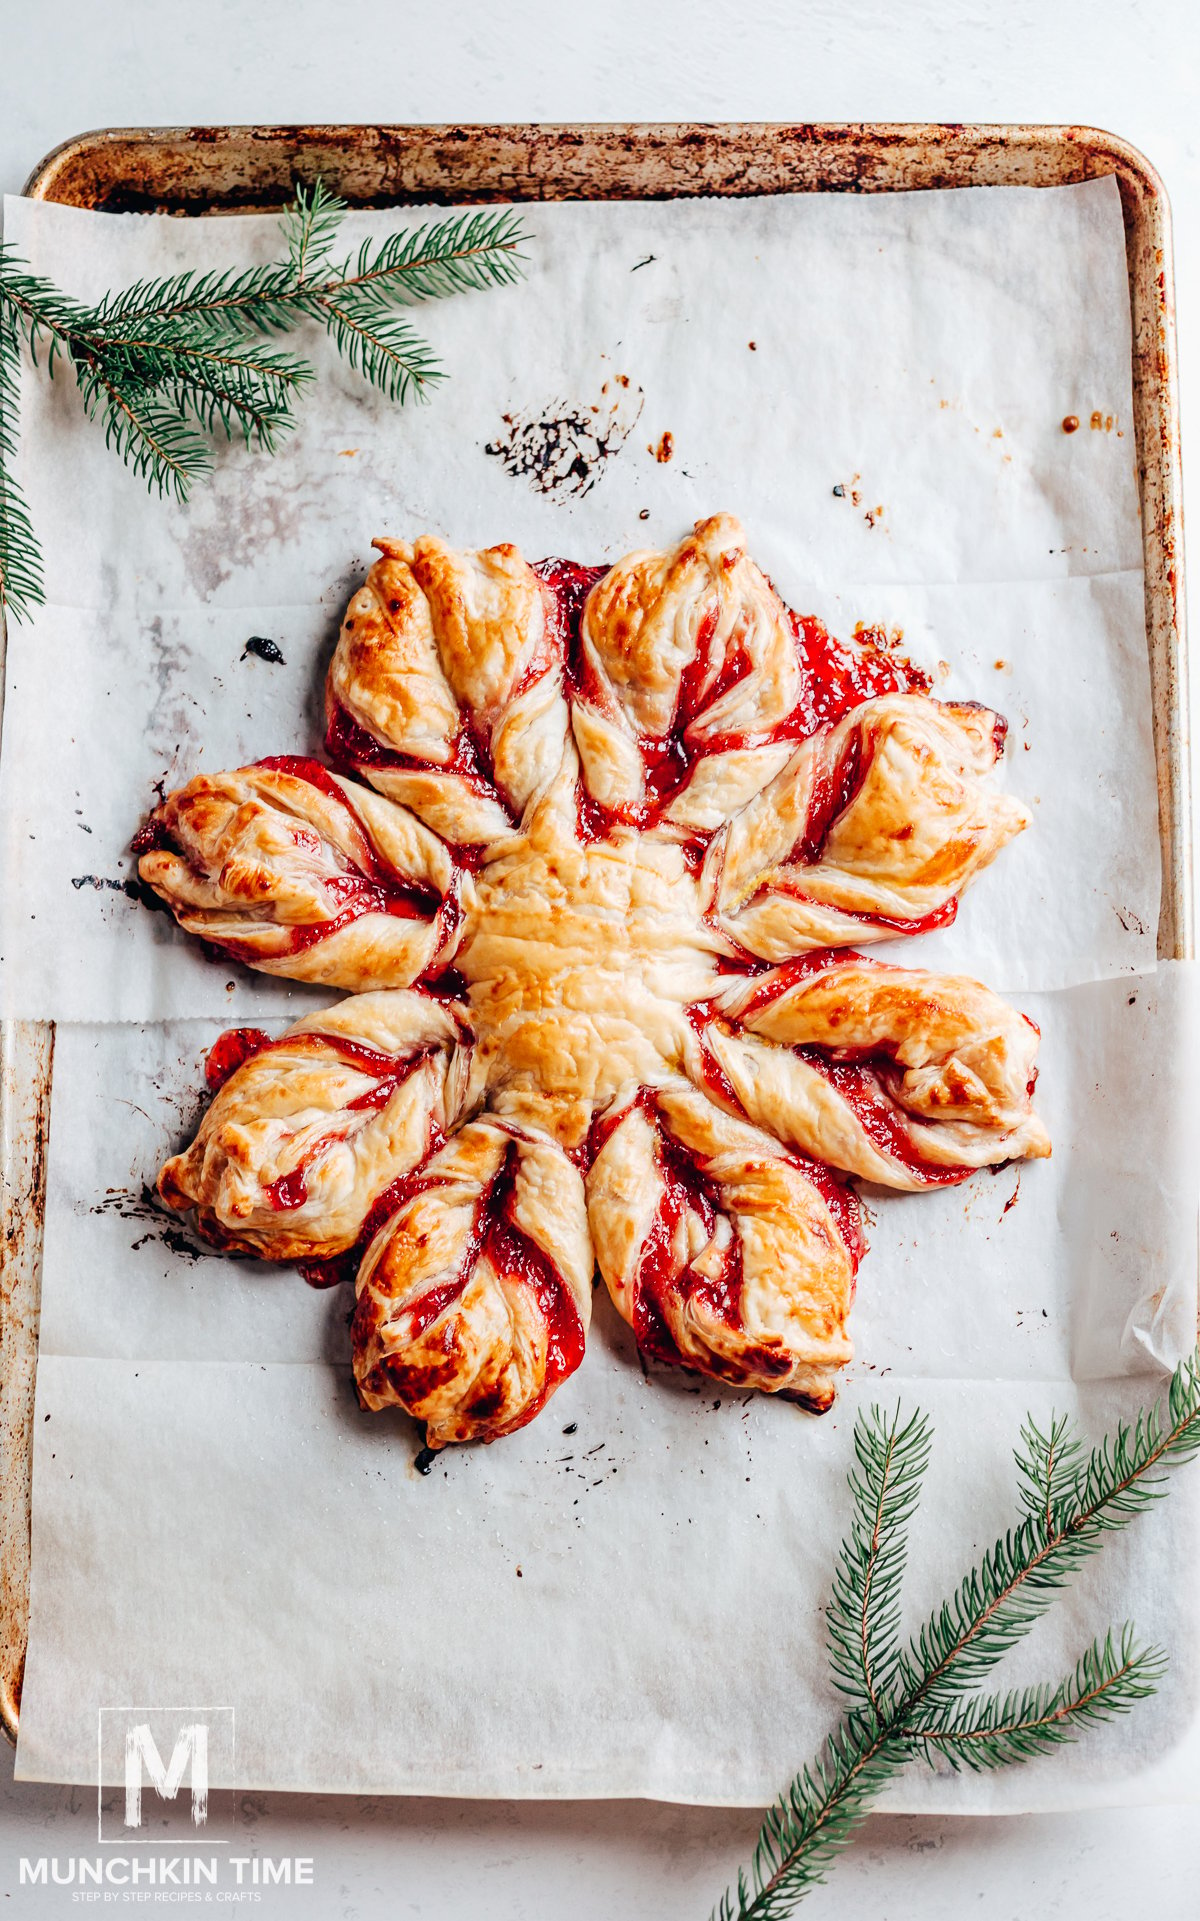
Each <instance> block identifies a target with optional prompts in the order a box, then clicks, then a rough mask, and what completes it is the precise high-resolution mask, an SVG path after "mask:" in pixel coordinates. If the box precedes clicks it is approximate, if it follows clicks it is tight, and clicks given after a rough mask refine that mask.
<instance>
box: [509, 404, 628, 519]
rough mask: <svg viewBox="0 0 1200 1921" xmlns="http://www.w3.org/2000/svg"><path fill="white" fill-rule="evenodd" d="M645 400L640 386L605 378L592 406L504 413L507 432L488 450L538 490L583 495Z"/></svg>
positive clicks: (555, 406)
mask: <svg viewBox="0 0 1200 1921" xmlns="http://www.w3.org/2000/svg"><path fill="white" fill-rule="evenodd" d="M614 387H615V388H616V389H617V390H618V391H617V392H616V394H615V396H614V395H613V393H612V389H613V388H614ZM643 399H644V396H643V393H642V390H641V388H640V387H631V386H630V384H629V381H628V378H627V377H626V376H618V377H617V379H616V380H615V381H606V382H605V385H604V388H603V389H602V391H601V396H600V399H599V400H598V401H597V402H595V403H593V404H591V405H578V404H573V403H569V402H562V401H556V402H555V401H552V402H551V403H550V404H549V405H548V406H547V407H545V408H537V407H535V408H531V409H528V410H527V411H525V412H524V413H515V414H504V415H503V416H502V419H503V431H502V432H501V433H499V434H497V436H496V438H495V440H490V441H489V442H488V443H487V446H486V447H485V448H484V452H485V453H486V454H489V455H490V456H491V457H492V458H493V459H495V460H498V461H499V462H500V464H501V466H502V467H503V468H504V471H505V473H506V474H511V475H512V477H513V478H514V480H527V481H528V482H529V484H530V486H531V487H532V488H533V489H534V491H535V492H536V493H539V494H548V495H551V496H554V495H574V496H576V497H579V498H582V496H583V495H584V494H590V493H591V491H592V488H593V487H594V486H595V485H596V484H597V482H598V481H599V480H600V479H601V478H602V477H603V474H604V471H605V468H606V467H607V465H608V462H609V461H610V460H612V459H613V458H615V456H616V455H617V454H619V453H620V451H621V449H622V447H623V446H624V445H625V442H626V441H627V440H628V438H629V436H630V434H631V433H632V431H633V429H634V427H635V426H636V425H637V421H638V417H639V416H640V414H641V411H642V403H643Z"/></svg>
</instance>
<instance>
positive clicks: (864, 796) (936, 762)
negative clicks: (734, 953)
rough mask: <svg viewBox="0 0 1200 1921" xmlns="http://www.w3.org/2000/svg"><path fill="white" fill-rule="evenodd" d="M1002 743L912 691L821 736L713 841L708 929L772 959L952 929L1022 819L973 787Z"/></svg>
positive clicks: (987, 713) (1014, 807)
mask: <svg viewBox="0 0 1200 1921" xmlns="http://www.w3.org/2000/svg"><path fill="white" fill-rule="evenodd" d="M1004 735H1005V722H1004V721H1003V720H1002V718H1001V717H1000V716H999V715H997V714H994V713H993V712H992V711H991V709H990V708H987V707H977V706H972V705H967V704H958V705H950V704H947V703H945V702H942V701H936V700H930V699H928V698H926V696H925V695H923V694H915V693H904V694H887V695H884V696H882V697H880V698H878V699H874V700H866V701H863V702H862V703H861V705H859V706H857V707H854V708H852V709H851V711H850V712H849V713H848V714H847V715H846V716H845V718H844V719H842V720H840V721H838V722H837V724H836V725H834V726H832V727H823V728H821V729H820V730H819V731H818V732H817V733H815V734H813V735H811V736H810V738H809V739H808V740H806V741H804V742H803V743H802V745H801V746H800V747H799V748H797V749H796V751H795V753H794V754H793V755H792V757H791V759H790V760H789V761H788V764H787V766H786V767H785V768H784V769H783V771H782V773H780V774H778V775H777V776H776V777H775V779H774V780H773V781H772V782H771V783H770V785H769V786H768V787H766V788H764V789H763V791H762V793H761V794H759V795H757V796H756V798H755V799H754V800H752V801H751V802H750V803H749V805H748V806H747V807H745V808H744V809H743V811H742V812H741V813H740V814H738V815H737V816H736V817H735V818H734V819H733V820H732V821H731V822H730V824H729V826H728V827H727V828H726V829H725V831H724V832H723V833H722V834H719V835H718V836H717V838H716V840H714V842H713V843H712V846H711V847H710V849H709V852H708V856H707V860H706V881H707V885H708V887H709V890H710V897H711V899H712V901H713V905H714V908H715V911H716V914H717V916H718V918H719V920H720V922H721V925H722V926H724V927H725V928H726V929H727V930H728V931H729V932H730V933H731V934H733V935H734V936H735V937H736V939H737V940H738V941H739V942H741V944H742V945H743V946H744V947H745V948H747V949H748V950H749V951H750V952H751V953H752V954H758V955H760V956H761V957H762V958H763V959H764V960H772V961H781V960H787V959H789V958H790V957H791V956H792V955H793V954H796V953H798V952H800V953H802V952H805V951H807V950H809V949H811V948H818V947H845V946H848V945H850V944H851V943H852V942H856V941H863V940H884V939H886V938H887V937H889V936H890V935H893V934H898V933H899V934H917V933H922V932H924V931H925V930H926V929H927V928H930V927H935V926H944V925H945V924H946V923H947V922H949V921H951V920H953V919H954V916H955V914H956V912H957V910H958V902H959V897H960V895H961V894H962V892H963V890H964V888H965V887H966V886H967V884H968V882H969V881H970V880H971V879H972V878H973V877H974V876H975V875H976V874H977V873H978V872H979V870H980V869H981V868H983V867H986V866H987V865H988V863H989V862H990V861H992V860H993V859H994V858H995V856H996V855H997V854H998V853H999V851H1000V849H1001V848H1002V847H1003V846H1004V845H1005V843H1006V842H1007V841H1009V840H1011V839H1012V838H1013V836H1014V835H1015V834H1019V833H1020V832H1021V831H1022V829H1023V828H1025V827H1027V826H1028V825H1029V822H1030V819H1031V816H1030V814H1029V812H1028V810H1027V808H1025V807H1024V806H1023V805H1022V803H1021V802H1020V801H1018V800H1015V799H1014V798H1013V797H1012V795H1010V794H1004V793H1000V792H998V791H996V790H995V789H992V788H989V787H985V786H984V785H983V782H982V778H981V777H982V776H983V775H984V774H986V773H988V772H989V771H990V770H991V769H992V767H994V766H995V764H996V762H997V760H998V759H999V757H1000V755H1001V753H1002V752H1003V748H1004Z"/></svg>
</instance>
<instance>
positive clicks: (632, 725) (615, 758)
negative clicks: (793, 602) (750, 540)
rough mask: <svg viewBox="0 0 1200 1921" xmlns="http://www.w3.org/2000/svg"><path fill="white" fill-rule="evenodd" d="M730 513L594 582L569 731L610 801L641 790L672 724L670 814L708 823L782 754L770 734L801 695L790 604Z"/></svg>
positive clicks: (642, 795) (639, 797)
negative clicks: (679, 770) (676, 765)
mask: <svg viewBox="0 0 1200 1921" xmlns="http://www.w3.org/2000/svg"><path fill="white" fill-rule="evenodd" d="M745 538H746V537H745V533H744V530H743V528H742V525H741V523H740V521H738V520H735V518H734V517H733V515H732V514H715V515H714V516H713V517H712V518H711V519H709V520H699V521H697V522H696V525H695V528H694V530H693V531H692V533H691V534H689V535H688V537H687V538H686V539H685V540H683V541H681V542H680V544H679V546H678V547H676V548H674V549H673V551H672V552H670V553H648V552H647V553H634V554H628V555H627V556H626V558H625V559H624V560H621V561H618V563H617V565H616V566H615V567H613V568H612V569H611V570H610V571H609V572H608V573H607V574H606V575H605V576H604V579H603V580H601V581H599V582H598V583H597V585H596V586H595V587H594V588H593V589H592V592H591V594H590V595H589V597H588V601H587V605H586V607H585V608H584V613H583V622H582V629H581V648H582V656H583V662H582V664H583V670H584V671H583V674H582V676H581V680H582V686H581V691H580V695H579V697H578V698H577V699H576V701H575V702H574V705H573V709H572V717H571V718H572V725H573V727H574V730H575V739H576V743H577V745H578V748H579V754H580V759H581V760H582V763H583V773H584V779H585V781H586V783H587V787H588V790H589V792H590V793H591V794H592V795H593V796H594V797H595V799H596V800H598V801H599V802H601V803H602V804H603V805H604V806H606V807H610V808H622V807H624V808H635V807H637V806H639V805H640V804H642V803H643V802H645V800H646V798H647V769H646V757H647V752H648V750H649V751H650V752H652V751H653V747H654V744H655V743H657V742H660V741H663V740H665V739H666V738H667V737H668V736H669V735H671V734H672V732H675V733H677V734H678V736H679V741H680V746H681V748H682V749H683V751H684V752H685V753H686V754H687V755H688V757H689V759H690V760H691V763H692V765H691V769H690V773H689V776H688V779H687V781H686V783H685V784H684V785H683V787H682V788H681V790H680V791H679V792H678V793H677V794H676V795H675V796H674V797H673V798H672V800H671V801H670V804H669V805H668V807H667V808H666V810H665V818H666V819H668V820H670V821H673V822H676V823H678V824H679V825H681V826H686V827H693V828H707V829H711V828H713V827H717V826H719V825H720V823H721V822H722V821H723V820H726V819H727V818H728V816H729V814H730V813H731V812H733V811H735V810H736V809H737V808H738V807H740V806H742V805H743V804H744V803H745V802H746V801H747V800H749V799H750V797H751V796H752V795H753V794H755V793H757V792H758V790H759V789H760V788H761V787H762V786H763V785H764V784H765V782H766V781H767V780H769V779H770V778H771V776H772V774H774V773H775V772H776V771H777V770H778V769H779V768H780V767H781V766H782V765H783V764H784V762H785V761H786V760H787V758H788V755H789V752H790V748H789V746H788V744H787V743H782V744H781V743H779V742H771V741H770V740H769V739H767V738H766V737H767V736H768V735H769V734H770V732H771V730H772V729H773V728H774V727H776V726H777V725H778V724H779V723H780V722H781V721H783V720H784V718H785V717H786V716H787V715H788V714H789V713H790V712H791V710H792V708H793V707H794V706H795V704H796V701H797V699H798V697H799V692H800V669H799V663H798V661H797V657H796V644H795V638H794V635H793V632H792V628H791V623H790V620H789V617H788V613H787V610H786V608H785V607H784V606H783V603H782V602H781V601H780V599H779V597H778V595H777V594H776V593H775V590H774V589H773V587H772V586H771V584H770V582H769V581H768V580H767V579H766V577H765V575H764V574H762V573H761V572H760V571H759V569H758V568H757V567H756V566H755V564H754V562H753V561H752V560H751V559H750V558H749V556H748V555H747V553H746V547H745Z"/></svg>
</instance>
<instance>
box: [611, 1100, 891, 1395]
mask: <svg viewBox="0 0 1200 1921" xmlns="http://www.w3.org/2000/svg"><path fill="white" fill-rule="evenodd" d="M595 1144H596V1147H597V1150H598V1151H597V1152H596V1154H595V1158H594V1160H593V1162H592V1166H591V1170H590V1172H589V1174H588V1177H587V1197H588V1219H589V1221H590V1223H591V1229H592V1240H593V1242H594V1244H595V1249H596V1259H597V1262H598V1263H599V1267H600V1272H601V1274H602V1275H603V1276H604V1281H605V1284H606V1286H607V1288H608V1291H609V1293H610V1295H611V1296H612V1299H613V1303H614V1305H615V1306H616V1309H617V1311H618V1313H619V1314H620V1315H621V1316H622V1318H623V1319H624V1320H626V1321H627V1322H628V1323H629V1325H630V1326H631V1327H632V1329H633V1331H634V1334H635V1335H636V1337H637V1342H638V1346H639V1348H641V1349H642V1351H643V1352H644V1353H646V1354H650V1355H652V1356H653V1357H654V1358H655V1359H657V1360H661V1361H667V1362H673V1363H675V1364H676V1365H679V1366H684V1367H692V1368H697V1369H699V1371H700V1372H701V1373H703V1374H711V1375H713V1376H714V1377H715V1378H716V1379H718V1380H722V1381H732V1382H735V1383H737V1384H738V1385H739V1386H746V1387H755V1388H761V1389H763V1390H764V1391H765V1392H767V1393H773V1394H779V1393H783V1394H786V1395H788V1396H790V1397H791V1398H793V1399H795V1400H799V1401H802V1402H804V1404H805V1405H806V1406H808V1407H810V1408H812V1409H813V1410H814V1412H822V1411H823V1410H824V1409H826V1408H828V1407H829V1406H830V1405H831V1404H832V1401H833V1397H834V1381H835V1379H836V1375H837V1372H838V1370H839V1368H841V1367H844V1366H845V1364H846V1362H847V1361H848V1360H849V1359H850V1357H851V1354H852V1353H853V1349H852V1346H851V1343H850V1338H849V1335H848V1334H847V1333H846V1325H845V1324H846V1317H847V1314H848V1313H849V1309H850V1302H851V1298H852V1296H853V1291H854V1274H855V1270H856V1268H857V1266H858V1262H859V1259H860V1257H861V1254H862V1251H863V1242H862V1235H861V1227H860V1216H859V1211H858V1204H857V1201H856V1200H855V1198H854V1196H853V1194H851V1193H850V1192H849V1191H848V1190H847V1189H845V1188H843V1187H841V1186H840V1185H839V1184H838V1183H837V1182H836V1181H835V1180H834V1179H833V1178H832V1176H831V1175H829V1174H828V1173H827V1172H826V1170H825V1169H824V1168H820V1167H818V1166H816V1165H815V1163H809V1164H804V1165H802V1164H801V1163H799V1162H798V1161H797V1160H796V1159H795V1158H794V1157H792V1156H790V1155H788V1154H786V1153H784V1152H783V1150H782V1149H781V1148H780V1147H779V1145H778V1143H777V1142H776V1141H773V1140H771V1139H770V1138H769V1136H767V1135H766V1134H764V1133H761V1132H760V1131H759V1129H758V1128H756V1127H750V1126H748V1125H747V1124H746V1122H745V1121H743V1120H735V1119H733V1118H731V1117H730V1116H729V1115H727V1114H723V1113H721V1112H720V1110H719V1109H717V1108H716V1107H714V1106H713V1105H712V1103H711V1102H710V1101H709V1100H707V1099H706V1098H705V1097H704V1096H703V1095H702V1094H699V1093H697V1092H696V1090H695V1089H694V1088H692V1087H690V1086H689V1085H688V1084H687V1083H686V1082H685V1081H673V1082H671V1083H669V1084H667V1085H665V1086H659V1087H654V1088H650V1087H643V1088H640V1089H636V1090H632V1091H630V1092H628V1093H626V1094H625V1095H624V1096H622V1097H619V1098H618V1099H617V1100H615V1101H614V1102H613V1104H612V1106H611V1108H610V1109H609V1111H608V1113H607V1114H606V1115H604V1116H603V1117H602V1119H601V1120H600V1122H599V1123H598V1125H597V1129H596V1136H595Z"/></svg>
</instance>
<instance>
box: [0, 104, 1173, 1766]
mask: <svg viewBox="0 0 1200 1921" xmlns="http://www.w3.org/2000/svg"><path fill="white" fill-rule="evenodd" d="M318 174H319V175H320V176H321V177H322V178H323V179H324V180H325V182H326V183H327V185H329V186H330V187H332V188H333V189H334V190H335V191H336V192H337V193H339V194H341V195H342V196H343V198H344V199H346V200H347V201H349V202H350V204H351V205H353V206H363V207H365V206H384V205H389V206H390V205H397V204H400V205H406V204H411V205H421V204H426V205H438V204H441V203H447V202H463V201H478V202H483V201H538V200H580V199H620V200H628V199H670V198H674V197H676V196H678V195H683V194H721V195H727V196H737V195H743V194H746V195H748V194H763V193H828V192H834V193H896V192H901V191H914V190H916V191H928V190H931V189H934V188H939V187H982V186H1020V187H1057V186H1063V185H1066V184H1068V183H1070V182H1073V181H1078V180H1090V179H1094V178H1096V177H1097V176H1100V175H1105V174H1114V175H1115V176H1116V179H1117V184H1118V187H1119V188H1120V193H1121V205H1122V208H1123V211H1124V217H1125V243H1126V255H1127V259H1128V265H1129V294H1130V306H1131V311H1132V316H1133V404H1134V426H1135V434H1136V447H1137V461H1138V481H1139V491H1140V495H1141V503H1142V538H1143V548H1144V556H1145V573H1146V630H1147V638H1148V642H1149V650H1150V672H1151V685H1152V697H1153V707H1154V746H1155V757H1156V762H1157V768H1158V792H1159V822H1160V834H1161V842H1162V860H1163V904H1162V914H1161V919H1160V923H1159V938H1158V950H1159V953H1160V955H1162V956H1164V957H1168V958H1172V959H1190V958H1191V957H1192V954H1193V923H1194V908H1193V877H1192V838H1191V836H1192V829H1191V813H1190V762H1189V754H1190V749H1189V742H1188V731H1187V727H1188V700H1187V657H1186V651H1185V640H1184V613H1183V548H1182V508H1181V494H1180V460H1179V401H1178V374H1177V368H1176V354H1175V314H1174V296H1173V285H1172V264H1171V237H1170V209H1169V207H1168V203H1167V197H1166V193H1165V191H1164V189H1163V186H1162V182H1161V181H1160V180H1159V178H1158V176H1157V174H1156V173H1155V172H1154V169H1153V168H1152V167H1151V166H1150V165H1149V164H1148V162H1147V161H1146V160H1145V159H1144V158H1143V157H1142V155H1141V154H1140V153H1138V152H1137V150H1136V149H1135V148H1133V147H1131V146H1129V145H1128V144H1127V143H1126V142H1125V141H1123V140H1120V139H1118V138H1117V137H1116V136H1114V135H1112V134H1108V133H1103V132H1100V131H1099V130H1097V129H1096V128H1093V127H1040V126H971V127H968V126H915V125H914V126H901V125H897V126H884V125H879V124H870V123H866V124H862V125H835V124H820V123H817V124H812V125H775V124H763V123H740V124H723V125H715V126H697V125H669V124H662V125H626V126H476V127H473V126H428V127H381V126H363V127H164V128H148V127H123V128H109V129H106V130H104V131H102V132H98V133H87V134H82V135H80V136H79V137H78V138H77V139H74V140H68V141H66V142H65V143H64V144H63V145H62V146H61V147H57V148H56V149H55V150H54V152H53V153H51V154H49V155H48V156H47V158H46V159H45V160H43V161H42V163H41V165H40V166H39V167H37V168H36V169H35V171H34V173H33V174H32V175H31V176H30V179H29V181H28V183H27V185H26V188H25V192H26V194H27V195H30V196H31V197H32V198H34V199H37V200H54V201H58V202H61V203H63V204H65V205H68V206H75V207H87V208H92V209H100V210H104V211H107V212H113V213H122V212H138V213H147V212H148V213H166V214H176V215H185V216H195V215H201V214H220V213H224V214H232V213H248V212H266V211H271V210H274V209H277V208H279V207H281V206H282V205H283V204H284V202H285V201H287V200H288V199H290V197H291V194H292V190H293V187H294V185H295V183H296V182H297V181H298V180H299V181H305V182H310V183H311V182H312V181H313V180H314V179H315V178H316V176H317V175H318ZM53 1045H54V1030H53V1027H52V1026H50V1025H48V1024H46V1023H34V1022H20V1021H12V1022H5V1023H2V1024H0V1230H2V1238H0V1433H2V1435H3V1454H2V1456H0V1720H2V1721H3V1725H4V1727H5V1730H6V1732H7V1733H8V1734H9V1736H10V1737H11V1738H13V1739H15V1738H16V1730H17V1720H18V1715H19V1711H20V1699H21V1678H22V1674H23V1671H24V1663H25V1647H26V1641H27V1629H28V1601H29V1518H30V1475H31V1467H32V1451H33V1392H34V1376H35V1370H36V1365H37V1330H38V1303H39V1294H40V1280H41V1249H42V1217H43V1209H44V1203H45V1191H46V1190H45V1150H46V1142H47V1138H48V1132H49V1115H50V1080H51V1070H52V1064H53Z"/></svg>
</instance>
